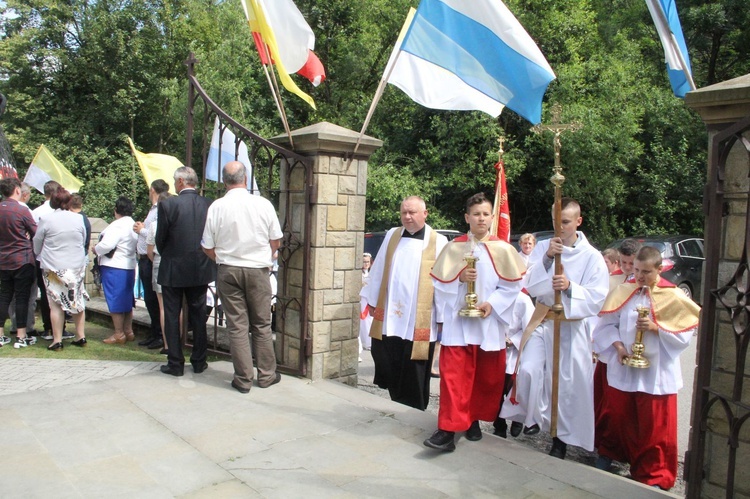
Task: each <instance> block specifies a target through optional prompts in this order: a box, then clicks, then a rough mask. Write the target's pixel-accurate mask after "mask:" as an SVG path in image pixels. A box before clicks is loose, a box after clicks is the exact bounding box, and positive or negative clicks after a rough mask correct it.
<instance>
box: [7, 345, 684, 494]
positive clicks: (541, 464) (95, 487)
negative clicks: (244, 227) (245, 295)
mask: <svg viewBox="0 0 750 499" xmlns="http://www.w3.org/2000/svg"><path fill="white" fill-rule="evenodd" d="M158 365H159V364H158V363H138V362H100V361H75V360H62V359H49V360H35V359H0V379H2V380H3V382H4V383H6V384H4V385H3V387H2V391H0V418H1V419H2V421H3V422H4V431H2V432H0V449H2V450H3V452H0V497H3V498H6V497H7V498H15V497H24V498H26V497H40V498H41V497H45V498H46V497H55V498H67V497H71V498H72V497H75V498H80V497H97V498H98V497H104V496H107V497H139V498H141V497H146V498H148V497H155V498H161V497H164V498H167V497H279V498H289V497H305V498H316V497H321V498H330V497H342V498H350V497H351V498H361V497H388V498H393V497H410V498H420V497H425V498H430V499H434V498H449V497H450V498H453V497H455V498H459V497H510V498H532V497H546V498H554V499H564V498H571V499H573V498H574V499H585V498H593V497H607V498H624V499H625V498H627V499H631V498H633V497H639V498H641V497H643V498H651V497H654V498H656V497H676V496H674V495H672V494H666V493H664V492H661V491H658V490H656V489H653V488H649V487H645V486H643V485H641V484H638V483H635V482H633V481H631V480H626V479H624V478H621V477H617V476H614V475H611V474H609V473H604V472H601V471H598V470H596V469H594V468H592V467H590V466H583V465H580V464H577V463H573V462H569V461H562V460H559V459H554V458H551V457H549V456H547V455H546V454H544V453H540V452H538V451H535V450H533V449H529V448H528V447H525V446H523V445H520V444H518V443H515V442H513V441H508V440H503V439H499V438H497V437H494V436H492V435H488V434H485V435H484V438H483V439H482V440H481V441H479V442H468V441H466V440H465V439H464V438H463V436H459V438H458V441H457V449H456V452H454V453H448V454H442V453H436V452H434V451H431V450H430V449H426V448H425V447H424V446H423V445H422V441H423V440H424V439H425V438H426V437H428V436H429V435H430V433H431V432H432V430H433V429H434V427H435V416H434V415H432V414H429V413H424V412H421V411H417V410H414V409H411V408H408V407H405V406H402V405H399V404H395V403H393V402H391V401H390V400H385V399H382V398H380V397H378V396H375V395H371V394H368V393H365V392H363V391H362V390H357V389H354V388H351V387H348V386H345V385H342V384H340V383H336V382H331V381H319V382H315V383H312V382H310V381H309V380H306V379H298V378H294V377H290V376H283V378H282V381H281V383H279V384H278V385H274V386H273V387H271V388H268V389H260V388H258V387H257V386H256V387H254V388H253V389H252V390H251V391H250V393H249V394H247V395H243V394H240V393H238V392H236V391H235V390H233V389H232V388H231V387H230V385H229V383H230V381H231V379H232V365H231V363H229V362H224V361H220V362H213V363H211V364H210V367H209V369H208V370H207V371H206V372H204V373H202V374H199V375H196V374H194V373H193V372H192V370H191V369H190V367H189V366H188V368H187V369H186V371H185V376H183V377H180V378H174V377H172V376H166V375H164V374H161V373H160V372H155V370H157V369H158ZM9 379H10V380H11V381H10V382H8V380H9ZM17 390H21V392H19V393H11V392H12V391H17Z"/></svg>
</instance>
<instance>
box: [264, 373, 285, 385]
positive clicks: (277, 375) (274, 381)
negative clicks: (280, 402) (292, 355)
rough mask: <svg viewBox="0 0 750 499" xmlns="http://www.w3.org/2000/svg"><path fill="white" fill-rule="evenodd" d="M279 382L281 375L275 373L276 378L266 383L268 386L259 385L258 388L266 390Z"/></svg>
mask: <svg viewBox="0 0 750 499" xmlns="http://www.w3.org/2000/svg"><path fill="white" fill-rule="evenodd" d="M279 381H281V374H279V373H276V377H275V378H274V380H273V381H271V382H270V383H268V384H267V385H265V386H263V385H260V384H259V385H258V386H260V387H261V388H268V387H269V386H273V385H275V384H276V383H278V382H279Z"/></svg>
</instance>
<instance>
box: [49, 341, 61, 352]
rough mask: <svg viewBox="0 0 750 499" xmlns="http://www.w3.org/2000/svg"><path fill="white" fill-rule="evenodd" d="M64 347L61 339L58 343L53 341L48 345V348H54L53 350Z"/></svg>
mask: <svg viewBox="0 0 750 499" xmlns="http://www.w3.org/2000/svg"><path fill="white" fill-rule="evenodd" d="M62 349H63V344H62V342H61V341H58V342H57V343H53V344H51V345H50V346H48V347H47V350H53V351H57V350H62Z"/></svg>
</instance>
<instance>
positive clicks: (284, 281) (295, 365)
mask: <svg viewBox="0 0 750 499" xmlns="http://www.w3.org/2000/svg"><path fill="white" fill-rule="evenodd" d="M196 62H197V61H196V59H195V57H194V55H193V54H190V57H189V58H188V60H187V61H186V62H185V64H186V65H187V66H188V116H187V133H186V152H185V157H186V161H185V164H186V165H190V164H193V163H197V160H196V158H194V152H193V146H194V145H198V146H200V164H201V165H202V168H196V170H197V171H199V172H200V171H201V170H202V175H201V179H202V184H201V193H202V194H203V195H206V196H209V197H212V198H214V199H217V198H219V197H220V196H221V195H223V193H224V188H223V184H222V183H221V168H222V166H223V164H221V163H222V159H221V158H222V154H221V153H219V154H218V155H217V159H216V161H217V164H216V165H207V159H208V156H209V148H210V146H211V138H212V135H213V132H214V128H215V123H218V129H219V133H218V140H219V147H218V148H219V151H221V150H222V145H224V144H222V143H221V142H222V140H223V138H224V131H225V130H228V131H231V132H232V134H234V136H235V139H234V142H233V146H234V155H233V156H234V158H233V159H235V160H236V159H238V157H239V155H240V150H241V147H242V144H243V143H244V144H245V145H246V147H247V153H248V158H249V160H250V165H246V166H248V167H249V168H250V172H251V173H252V176H249V177H248V185H249V188H251V189H254V186H250V183H251V182H252V180H251V179H254V180H255V181H256V182H257V189H258V190H259V191H260V195H262V196H264V197H266V198H267V199H269V200H270V201H271V202H272V203H273V205H274V207H275V208H276V211H277V213H278V214H279V219H280V222H281V229H282V231H283V234H284V237H283V240H282V243H281V247H280V248H279V255H278V272H277V275H276V276H275V277H277V282H278V286H277V291H276V295H275V305H274V307H275V311H274V321H273V326H274V329H273V331H274V336H275V341H274V344H275V347H276V354H277V359H278V369H279V371H281V372H285V373H289V374H295V375H305V374H306V370H307V364H306V359H307V357H308V356H309V349H310V348H311V343H310V340H309V337H308V331H307V321H306V320H305V319H306V317H307V308H308V297H309V292H308V289H309V274H310V272H309V261H310V259H309V258H307V257H306V256H305V255H309V254H310V244H311V237H310V231H311V225H312V224H311V200H310V193H311V192H312V191H311V189H310V186H311V185H312V179H313V175H312V167H313V160H312V159H311V158H308V157H305V156H302V155H300V154H297V153H295V152H293V151H289V150H286V149H284V148H282V147H279V146H278V145H276V144H274V143H272V142H270V141H268V140H266V139H264V138H262V137H260V136H259V135H257V134H255V133H253V132H251V131H250V130H248V129H247V128H245V127H244V126H242V125H241V124H240V123H238V122H237V121H236V120H235V119H233V118H232V117H231V116H229V115H228V114H227V113H226V112H224V111H223V110H222V109H221V108H220V107H219V106H218V105H217V104H216V103H215V102H214V101H213V100H212V99H211V98H210V97H209V96H208V94H207V93H206V92H205V90H204V89H203V88H202V87H201V85H200V83H199V82H198V80H197V78H196V76H195V72H194V66H195V63H196ZM196 124H197V126H199V128H198V130H197V132H198V133H196V130H195V127H196ZM207 139H208V140H207ZM224 162H226V161H224ZM209 166H211V167H212V168H213V167H215V168H216V171H217V181H216V182H207V178H206V174H207V169H208V167H209ZM295 178H296V179H300V178H301V179H304V181H303V182H293V179H295ZM300 200H302V202H300ZM293 201H295V204H294V209H293V206H292V203H293ZM299 206H303V212H304V213H302V214H299V213H297V211H298V210H299ZM295 216H296V218H295ZM295 220H297V222H296V223H295ZM300 222H301V223H300ZM293 266H296V268H295V269H292V267H293ZM300 267H301V268H300ZM292 272H296V274H295V278H290V277H291V273H292ZM300 272H301V278H299V277H298V276H299V274H300ZM269 277H270V276H269ZM219 298H220V297H219ZM211 319H212V321H213V333H211V332H210V331H211V328H210V324H209V351H210V352H211V353H215V354H219V355H226V354H227V353H228V344H229V342H228V338H227V335H226V331H225V330H224V329H223V328H222V327H221V325H220V324H219V318H218V317H217V315H216V314H212V317H211ZM183 322H185V323H187V321H183ZM184 338H185V341H186V344H188V345H189V338H188V337H187V335H185V336H184ZM290 352H294V354H290Z"/></svg>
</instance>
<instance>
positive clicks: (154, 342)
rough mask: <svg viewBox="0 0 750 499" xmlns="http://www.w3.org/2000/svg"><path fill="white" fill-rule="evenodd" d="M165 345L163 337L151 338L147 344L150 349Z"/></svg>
mask: <svg viewBox="0 0 750 499" xmlns="http://www.w3.org/2000/svg"><path fill="white" fill-rule="evenodd" d="M163 346H164V340H162V339H161V338H156V339H155V340H151V342H150V343H149V344H148V345H147V347H148V349H149V350H156V349H157V348H161V347H163Z"/></svg>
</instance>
